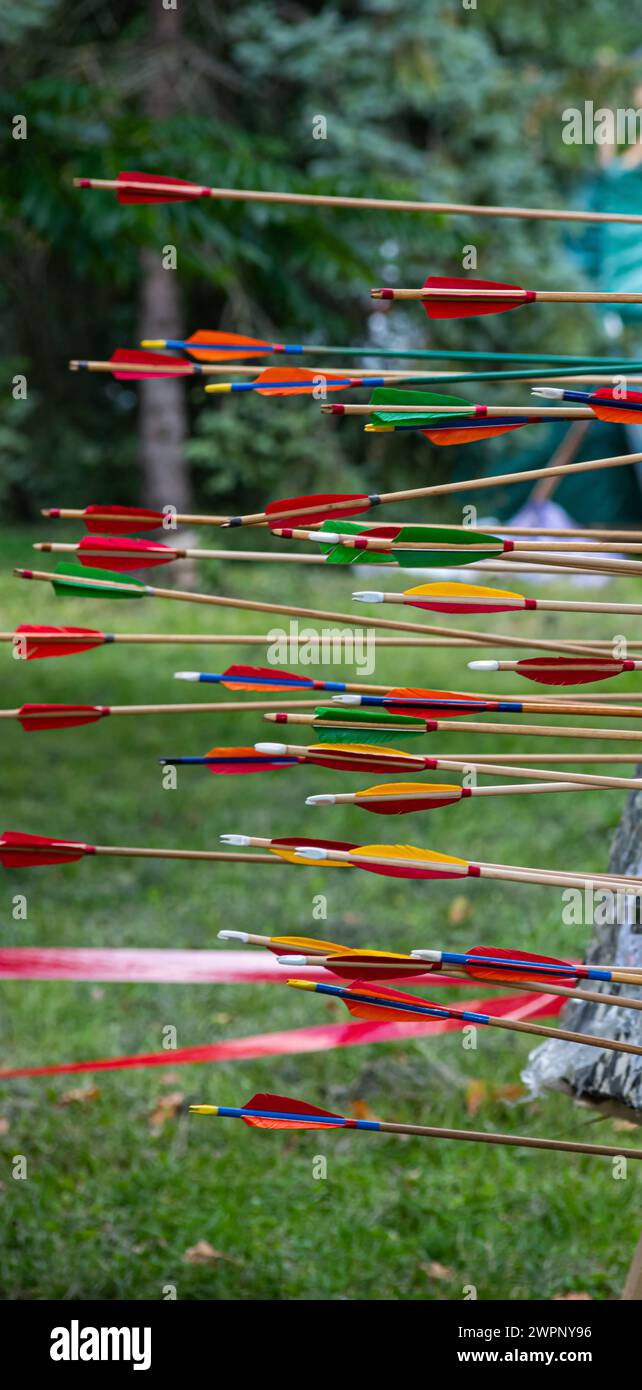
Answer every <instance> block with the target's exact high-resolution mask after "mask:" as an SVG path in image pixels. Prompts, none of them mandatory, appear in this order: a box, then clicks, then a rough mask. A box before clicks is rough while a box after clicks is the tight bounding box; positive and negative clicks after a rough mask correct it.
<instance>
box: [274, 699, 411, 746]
mask: <svg viewBox="0 0 642 1390" xmlns="http://www.w3.org/2000/svg"><path fill="white" fill-rule="evenodd" d="M338 720H340V721H341V724H348V725H350V726H351V727H349V728H347V729H346V728H336V727H333V726H336V724H337V721H338ZM314 721H315V724H314V727H315V728H316V729H317V731H318V735H319V742H321V743H323V742H324V738H325V730H324V728H323V722H324V721H327V724H328V738H329V740H330V742H332V743H352V742H354V737H355V728H356V731H357V732H358V729H359V725H363V724H368V723H373V722H375V721H376V723H377V724H378V725H381V728H380V729H379V728H377V729H368V730H367V738H368V742H369V743H370V744H371V745H372V746H374V745H376V744H379V743H383V744H385V743H391V742H392V743H394V741H395V740H396V739H405V738H417V737H419V735H420V734H424V733H425V732H426V722H425V720H424V719H419V718H417V716H416V714H415V715H414V716H413V715H411V714H403V713H401V712H400V713H399V714H396V713H395V714H391V713H390V712H389V711H388V710H384V709H377V710H376V712H373V711H372V710H370V709H349V708H344V707H342V708H341V709H339V708H338V707H337V708H328V709H324V708H319V709H316V710H315V711H314ZM277 722H279V721H277ZM387 725H390V727H389V728H388V727H386V726H387Z"/></svg>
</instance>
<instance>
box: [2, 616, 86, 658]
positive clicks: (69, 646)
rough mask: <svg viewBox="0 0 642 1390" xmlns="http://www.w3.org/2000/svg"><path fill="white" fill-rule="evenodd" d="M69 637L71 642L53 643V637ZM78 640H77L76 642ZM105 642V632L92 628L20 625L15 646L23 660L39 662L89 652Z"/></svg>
mask: <svg viewBox="0 0 642 1390" xmlns="http://www.w3.org/2000/svg"><path fill="white" fill-rule="evenodd" d="M63 636H68V637H69V642H64V641H57V642H53V641H52V640H51V639H52V637H63ZM76 639H77V640H76ZM104 642H105V634H104V632H99V631H98V630H97V629H94V628H91V627H51V626H49V627H40V626H38V625H37V624H35V623H20V625H19V627H17V628H16V630H15V633H14V645H16V646H17V647H18V649H19V651H20V653H21V660H22V659H24V660H25V661H39V660H42V659H44V658H45V657H49V656H74V655H75V654H76V652H89V651H92V650H93V648H94V647H101V646H103V644H104Z"/></svg>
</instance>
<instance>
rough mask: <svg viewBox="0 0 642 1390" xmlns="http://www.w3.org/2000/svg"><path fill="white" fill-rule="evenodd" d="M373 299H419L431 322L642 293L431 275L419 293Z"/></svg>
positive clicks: (640, 297)
mask: <svg viewBox="0 0 642 1390" xmlns="http://www.w3.org/2000/svg"><path fill="white" fill-rule="evenodd" d="M370 298H371V299H398V300H408V299H419V300H421V302H422V304H423V306H424V309H425V310H426V313H427V315H428V318H429V319H462V318H474V317H477V316H478V315H480V314H504V313H506V312H507V311H508V310H509V309H519V308H521V306H522V305H523V304H535V303H540V304H642V294H628V293H625V294H623V293H620V292H618V293H615V292H613V291H610V290H608V291H602V292H596V291H595V290H524V289H522V287H521V285H509V284H504V283H502V281H501V280H472V279H464V278H463V277H461V276H452V275H429V276H428V278H427V279H426V280H424V283H423V285H422V287H421V289H418V290H403V289H374V290H371V291H370Z"/></svg>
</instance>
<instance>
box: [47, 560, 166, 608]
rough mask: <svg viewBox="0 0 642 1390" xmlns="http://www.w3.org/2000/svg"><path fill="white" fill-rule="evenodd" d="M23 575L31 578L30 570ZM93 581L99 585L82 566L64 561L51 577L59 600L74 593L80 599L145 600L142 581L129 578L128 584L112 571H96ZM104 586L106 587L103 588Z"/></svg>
mask: <svg viewBox="0 0 642 1390" xmlns="http://www.w3.org/2000/svg"><path fill="white" fill-rule="evenodd" d="M22 574H23V575H24V576H25V577H26V578H29V577H30V572H29V570H23V571H22ZM92 579H97V580H99V581H100V584H99V585H93V584H92V582H91V579H89V578H88V577H87V574H86V571H85V569H84V567H83V566H82V565H75V564H73V562H71V561H63V562H62V564H60V565H56V568H55V570H54V571H53V573H52V575H51V583H52V586H53V590H54V593H55V594H56V595H57V597H58V598H61V597H64V595H65V594H68V593H73V594H75V595H76V596H77V597H78V598H119V599H120V598H144V597H145V588H146V586H145V585H144V584H143V583H142V581H141V580H140V579H132V578H131V577H129V578H128V579H127V582H126V583H124V582H123V581H121V579H120V576H119V575H118V574H116V573H114V572H113V571H112V570H99V569H96V570H94V573H93V575H92ZM103 586H104V587H103Z"/></svg>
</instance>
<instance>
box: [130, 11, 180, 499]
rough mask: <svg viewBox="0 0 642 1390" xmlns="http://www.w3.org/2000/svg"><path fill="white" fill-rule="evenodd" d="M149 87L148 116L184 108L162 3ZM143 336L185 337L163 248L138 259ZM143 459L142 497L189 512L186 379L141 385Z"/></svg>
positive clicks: (172, 33)
mask: <svg viewBox="0 0 642 1390" xmlns="http://www.w3.org/2000/svg"><path fill="white" fill-rule="evenodd" d="M149 16H150V19H149V23H150V42H149V46H148V55H147V56H148V57H149V59H150V60H155V61H149V63H148V65H147V71H148V79H147V87H146V90H145V92H144V96H143V109H144V111H145V115H146V116H147V117H148V118H149V119H150V120H152V121H162V120H166V119H167V118H168V117H170V116H172V115H174V113H175V112H176V111H177V110H178V108H179V106H180V96H179V83H180V75H181V53H180V38H181V31H182V15H181V9H180V0H179V4H178V5H177V8H176V9H175V10H174V9H165V8H164V7H163V5H162V4H161V0H151V3H150V6H149ZM140 268H141V275H140V304H139V335H140V337H141V338H181V337H183V334H184V329H183V312H182V298H181V290H180V282H179V272H178V270H166V269H165V268H164V267H163V263H162V248H161V247H160V246H157V247H154V248H145V249H144V250H143V251H142V253H141V258H140ZM139 389H140V397H139V400H140V410H139V457H140V464H141V471H142V475H143V495H144V501H145V504H146V505H147V506H149V507H157V508H162V507H163V506H167V505H171V506H174V507H176V508H177V509H178V510H179V511H190V509H191V489H190V480H189V472H188V466H187V460H186V457H185V445H186V441H187V436H188V428H189V427H188V416H187V405H186V400H185V382H184V381H172V380H165V381H141V383H140V388H139Z"/></svg>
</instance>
